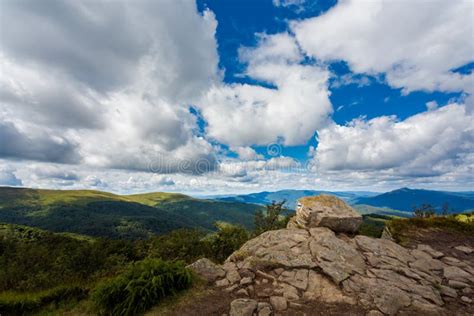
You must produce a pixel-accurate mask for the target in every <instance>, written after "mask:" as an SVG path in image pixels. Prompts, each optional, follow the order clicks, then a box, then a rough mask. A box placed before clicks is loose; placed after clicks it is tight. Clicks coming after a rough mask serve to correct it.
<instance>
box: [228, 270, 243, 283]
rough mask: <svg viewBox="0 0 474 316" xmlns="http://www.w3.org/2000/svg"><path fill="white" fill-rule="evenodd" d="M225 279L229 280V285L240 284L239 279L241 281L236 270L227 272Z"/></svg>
mask: <svg viewBox="0 0 474 316" xmlns="http://www.w3.org/2000/svg"><path fill="white" fill-rule="evenodd" d="M226 278H227V280H229V282H230V283H231V284H233V283H237V282H240V279H241V278H240V274H239V272H238V271H237V270H230V271H227V275H226Z"/></svg>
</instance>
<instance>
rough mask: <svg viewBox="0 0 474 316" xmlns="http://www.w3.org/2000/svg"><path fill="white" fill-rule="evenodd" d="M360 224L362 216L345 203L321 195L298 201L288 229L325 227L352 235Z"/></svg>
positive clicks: (332, 197)
mask: <svg viewBox="0 0 474 316" xmlns="http://www.w3.org/2000/svg"><path fill="white" fill-rule="evenodd" d="M361 223H362V216H361V215H360V214H358V213H357V212H356V211H355V210H354V209H353V208H352V207H350V206H349V205H347V203H346V202H344V201H343V200H341V199H338V198H337V197H335V196H332V195H326V194H322V195H319V196H311V197H304V198H301V199H299V200H298V206H297V208H296V216H295V217H293V218H292V219H291V220H290V222H289V224H288V228H311V227H327V228H330V229H331V230H333V231H335V232H346V233H354V232H355V231H357V229H358V228H359V226H360V224H361Z"/></svg>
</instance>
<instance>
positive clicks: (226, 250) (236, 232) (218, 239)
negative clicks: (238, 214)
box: [209, 222, 249, 262]
mask: <svg viewBox="0 0 474 316" xmlns="http://www.w3.org/2000/svg"><path fill="white" fill-rule="evenodd" d="M215 226H216V228H217V232H216V233H214V234H212V235H210V236H209V241H210V243H211V249H212V254H213V256H214V258H213V259H214V260H216V261H217V262H223V261H224V260H225V259H227V257H229V256H230V255H231V254H232V253H233V252H234V251H236V250H238V249H239V248H240V247H241V246H242V245H243V244H244V243H245V242H246V241H247V240H248V239H249V235H248V233H247V231H246V230H245V228H243V227H241V226H237V225H232V224H229V223H224V222H217V223H215Z"/></svg>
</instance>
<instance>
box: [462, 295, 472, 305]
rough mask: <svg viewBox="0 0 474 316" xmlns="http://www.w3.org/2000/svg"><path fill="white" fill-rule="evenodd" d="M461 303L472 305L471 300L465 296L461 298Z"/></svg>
mask: <svg viewBox="0 0 474 316" xmlns="http://www.w3.org/2000/svg"><path fill="white" fill-rule="evenodd" d="M461 301H463V302H464V303H467V304H471V303H472V300H471V299H470V298H469V297H467V296H461Z"/></svg>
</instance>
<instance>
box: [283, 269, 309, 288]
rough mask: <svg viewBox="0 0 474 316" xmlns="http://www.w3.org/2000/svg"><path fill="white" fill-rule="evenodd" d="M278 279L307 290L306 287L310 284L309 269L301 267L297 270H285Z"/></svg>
mask: <svg viewBox="0 0 474 316" xmlns="http://www.w3.org/2000/svg"><path fill="white" fill-rule="evenodd" d="M278 280H280V281H282V282H285V283H288V284H290V285H293V286H294V287H296V288H299V289H301V290H306V287H307V286H308V270H306V269H299V270H296V271H295V270H290V271H284V272H283V273H282V274H281V275H280V277H279V278H278Z"/></svg>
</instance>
